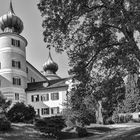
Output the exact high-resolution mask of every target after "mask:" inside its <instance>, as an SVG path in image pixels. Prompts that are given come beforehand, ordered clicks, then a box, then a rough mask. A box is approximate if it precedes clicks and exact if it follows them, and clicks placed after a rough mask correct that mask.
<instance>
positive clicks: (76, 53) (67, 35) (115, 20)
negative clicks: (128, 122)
mask: <svg viewBox="0 0 140 140" xmlns="http://www.w3.org/2000/svg"><path fill="white" fill-rule="evenodd" d="M38 8H39V10H40V12H41V15H42V17H43V23H42V26H43V28H44V32H43V35H44V41H45V42H47V43H48V44H52V45H53V46H54V47H55V49H56V51H63V50H66V51H67V53H68V56H69V59H70V66H71V67H72V69H71V73H72V74H74V75H75V78H76V79H77V80H79V81H80V82H81V84H80V87H79V86H78V88H77V89H78V90H79V88H80V92H77V94H76V96H77V98H79V97H80V96H82V97H85V95H87V94H89V92H90V93H91V90H86V91H84V90H85V89H87V88H88V89H89V86H88V84H89V83H92V82H91V78H93V74H92V73H93V70H95V69H96V71H98V72H100V73H102V75H103V77H102V78H100V79H101V81H102V79H104V78H105V76H107V77H113V76H115V75H116V73H120V74H121V76H122V77H123V78H124V77H125V76H127V77H132V78H131V80H132V81H135V83H134V84H133V83H131V80H130V81H128V79H127V80H126V81H127V82H126V87H127V86H128V85H133V86H130V87H129V88H131V90H127V89H128V88H126V99H127V97H128V96H127V95H128V94H131V93H130V91H132V92H133V93H134V94H137V95H138V94H139V90H138V86H137V79H138V78H136V76H135V75H138V73H139V66H140V50H139V45H138V41H139V38H138V37H139V33H140V1H139V0H40V2H39V3H38ZM75 99H76V98H74V100H75ZM81 99H82V98H81ZM80 101H81V100H79V102H80Z"/></svg>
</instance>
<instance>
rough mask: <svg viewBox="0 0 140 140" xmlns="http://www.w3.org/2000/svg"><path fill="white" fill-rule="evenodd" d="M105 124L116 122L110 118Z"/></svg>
mask: <svg viewBox="0 0 140 140" xmlns="http://www.w3.org/2000/svg"><path fill="white" fill-rule="evenodd" d="M104 123H105V124H114V121H113V120H112V117H109V118H107V119H106V120H105V122H104Z"/></svg>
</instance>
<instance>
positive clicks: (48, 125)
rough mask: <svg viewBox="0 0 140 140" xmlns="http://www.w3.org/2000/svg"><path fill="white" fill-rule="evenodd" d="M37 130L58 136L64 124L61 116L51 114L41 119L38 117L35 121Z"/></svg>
mask: <svg viewBox="0 0 140 140" xmlns="http://www.w3.org/2000/svg"><path fill="white" fill-rule="evenodd" d="M35 126H36V128H37V129H38V130H40V131H41V132H43V133H45V134H46V135H47V136H49V137H50V136H53V137H59V136H60V132H61V130H62V129H63V128H64V127H65V126H66V125H65V120H64V119H63V118H62V116H53V117H48V118H43V119H38V120H37V121H36V123H35Z"/></svg>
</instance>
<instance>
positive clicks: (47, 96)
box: [41, 93, 49, 101]
mask: <svg viewBox="0 0 140 140" xmlns="http://www.w3.org/2000/svg"><path fill="white" fill-rule="evenodd" d="M41 101H49V93H46V94H42V95H41Z"/></svg>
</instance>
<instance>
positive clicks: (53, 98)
mask: <svg viewBox="0 0 140 140" xmlns="http://www.w3.org/2000/svg"><path fill="white" fill-rule="evenodd" d="M51 100H53V101H55V100H59V92H53V93H51Z"/></svg>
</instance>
